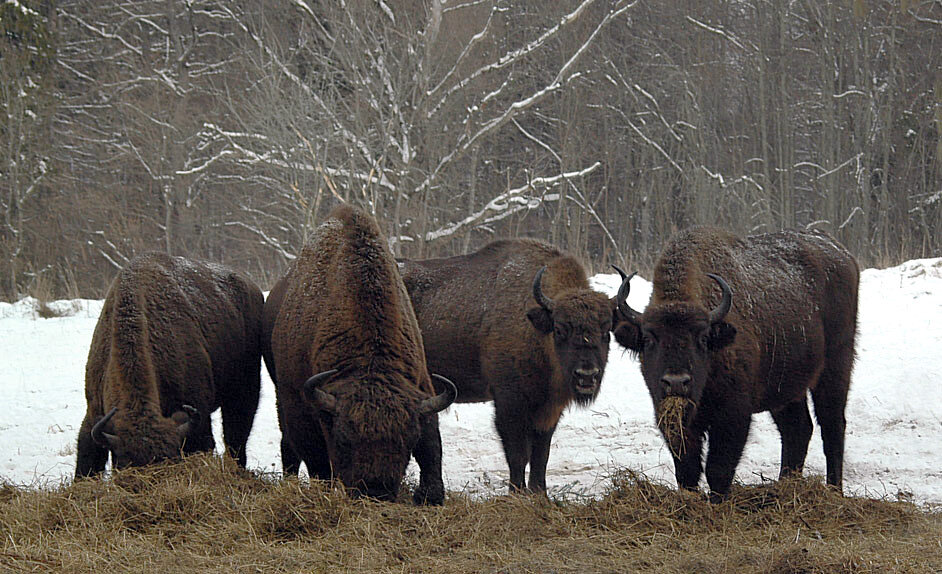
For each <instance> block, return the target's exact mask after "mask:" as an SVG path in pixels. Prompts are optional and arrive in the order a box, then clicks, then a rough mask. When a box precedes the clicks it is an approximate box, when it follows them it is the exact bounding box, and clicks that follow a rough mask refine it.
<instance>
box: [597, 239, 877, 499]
mask: <svg viewBox="0 0 942 574" xmlns="http://www.w3.org/2000/svg"><path fill="white" fill-rule="evenodd" d="M707 273H714V274H716V275H719V276H720V277H722V278H723V279H725V280H726V282H727V283H728V285H729V286H730V287H731V289H732V293H733V295H732V308H731V310H730V311H729V312H728V314H726V315H725V317H719V318H716V319H715V320H714V321H712V323H711V321H710V320H709V319H708V313H709V312H710V310H711V309H714V308H716V307H717V306H718V305H719V301H720V299H721V297H720V293H721V288H720V287H717V284H718V283H719V281H714V280H713V279H711V278H710V277H709V276H708V275H707ZM858 280H859V270H858V267H857V263H856V261H854V258H853V257H852V256H851V255H850V254H849V253H848V252H847V250H845V249H844V248H843V247H841V246H840V245H838V244H837V242H836V241H835V240H834V239H833V238H831V237H830V236H829V235H827V234H825V233H821V232H816V231H783V232H780V233H770V234H765V235H755V236H750V237H746V238H739V237H736V236H734V235H732V234H730V233H727V232H725V231H722V230H720V229H714V228H710V227H695V228H692V229H689V230H686V231H683V232H681V233H680V234H678V235H677V236H676V237H674V238H673V239H672V240H671V241H670V243H669V244H668V245H667V247H666V248H665V249H664V252H663V253H662V254H661V257H660V260H659V261H658V264H657V267H656V269H655V272H654V290H653V293H652V295H651V301H650V303H649V304H648V307H647V309H645V311H644V314H643V315H640V314H637V312H635V311H633V310H631V309H630V308H628V307H627V306H625V307H624V310H623V313H622V314H623V318H624V319H625V321H624V322H622V323H620V324H619V325H618V326H617V327H616V330H615V338H616V340H617V341H618V342H619V343H621V344H622V345H623V346H625V347H627V348H629V349H631V350H633V351H636V352H639V353H640V355H641V371H642V374H643V376H644V379H645V383H646V384H647V386H648V390H649V392H650V394H651V397H652V399H653V401H654V405H655V410H657V407H658V406H659V404H660V402H661V401H662V400H663V399H664V398H665V397H667V396H671V395H677V396H682V397H685V398H689V399H691V400H692V401H693V402H694V403H695V405H694V407H692V408H689V409H687V412H686V414H685V421H684V422H685V430H686V431H687V432H686V433H685V438H686V445H685V446H686V449H685V450H684V454H683V455H682V456H680V457H679V458H678V457H675V458H674V466H675V474H676V477H677V482H678V484H679V485H680V486H681V487H684V488H689V489H695V488H696V487H697V483H698V481H699V478H700V474H701V471H702V467H701V460H700V457H701V449H702V443H703V438H704V435H707V434H708V435H709V437H710V441H709V445H710V446H709V453H708V456H707V460H706V475H707V482H708V483H709V485H710V489H711V491H712V494H713V495H714V497H715V498H722V497H723V496H725V495H726V494H727V493H728V491H729V487H730V483H731V482H732V479H733V475H734V472H735V469H736V465H737V464H738V462H739V458H740V456H741V455H742V451H743V447H744V445H745V442H746V437H747V435H748V432H749V424H750V419H751V415H752V414H753V413H758V412H762V411H770V412H771V414H772V418H773V419H774V421H775V423H776V425H777V426H778V429H779V431H780V433H781V436H782V467H781V468H782V474H783V475H784V474H787V473H789V472H797V473H800V472H801V469H802V466H803V465H804V461H805V455H806V454H807V450H808V442H809V440H810V437H811V431H812V422H811V416H810V414H809V412H808V404H807V394H808V391H809V390H810V392H811V396H812V398H813V399H814V409H815V414H816V415H817V419H818V423H819V424H820V425H821V435H822V438H823V442H824V454H825V457H826V459H827V482H828V483H829V484H831V485H834V486H836V487H837V488H838V489H840V487H841V476H842V467H843V453H844V427H845V419H844V406H845V404H846V400H847V391H848V388H849V386H850V373H851V369H852V367H853V360H854V338H855V336H856V332H857V284H858Z"/></svg>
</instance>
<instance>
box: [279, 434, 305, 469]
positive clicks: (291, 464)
mask: <svg viewBox="0 0 942 574" xmlns="http://www.w3.org/2000/svg"><path fill="white" fill-rule="evenodd" d="M281 472H282V474H283V475H284V476H295V477H296V476H298V473H299V472H301V457H299V456H298V453H296V452H294V447H293V446H291V443H290V442H289V441H288V437H286V436H285V435H284V434H282V435H281Z"/></svg>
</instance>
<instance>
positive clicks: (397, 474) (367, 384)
mask: <svg viewBox="0 0 942 574" xmlns="http://www.w3.org/2000/svg"><path fill="white" fill-rule="evenodd" d="M263 323H264V331H265V335H264V337H263V338H265V339H268V342H266V343H265V351H264V353H265V362H266V364H267V365H268V367H269V373H271V375H272V379H273V380H274V381H275V390H276V399H277V402H278V419H279V422H280V424H281V432H282V442H281V447H282V465H283V467H284V470H285V473H286V474H297V472H298V468H299V466H300V462H301V461H304V463H305V465H306V466H307V469H308V473H309V474H310V475H311V476H313V477H316V478H321V479H329V478H331V476H332V475H336V476H338V477H339V478H340V480H341V481H342V482H343V483H344V484H345V485H346V486H347V487H348V488H351V489H352V491H353V493H354V494H365V495H367V496H370V497H373V498H379V499H382V500H393V499H395V498H396V497H397V495H398V492H399V487H400V485H401V483H402V478H403V476H404V475H405V471H406V466H407V465H408V463H409V456H410V454H412V455H414V456H415V459H416V462H418V464H419V468H420V471H421V472H420V477H419V487H418V489H417V490H416V492H415V494H414V497H413V498H414V500H415V502H416V503H431V504H441V503H442V502H443V501H444V496H445V489H444V484H443V483H442V458H441V457H442V445H441V437H440V435H439V431H438V415H437V413H438V412H439V411H441V410H444V409H445V408H447V407H448V406H449V405H450V404H451V403H452V401H454V399H455V392H456V391H455V388H454V385H452V384H451V383H450V382H448V381H444V380H442V383H443V386H444V387H446V390H445V391H444V392H442V393H441V394H440V395H435V390H434V387H433V385H432V379H431V378H430V377H429V374H428V370H427V368H426V364H425V353H424V350H423V348H422V335H421V332H420V331H419V327H418V325H417V324H416V320H415V314H414V313H413V311H412V305H411V304H410V303H409V296H408V294H407V293H406V290H405V287H404V286H403V284H402V279H401V278H400V277H399V272H398V270H397V269H396V262H395V260H394V259H393V257H392V255H391V254H390V253H389V249H388V247H387V244H386V241H385V239H384V238H383V237H382V236H381V232H380V229H379V226H378V225H377V223H376V222H375V221H374V220H373V218H372V217H370V216H369V215H367V214H366V213H364V212H363V211H361V210H359V209H356V208H353V207H350V206H346V205H344V206H340V207H338V208H336V209H335V210H334V211H333V212H332V213H331V215H330V216H329V218H328V219H327V221H325V222H324V223H323V224H322V225H320V226H319V227H318V228H317V230H316V231H315V233H314V236H313V237H312V239H311V241H310V242H309V243H308V244H307V245H305V246H304V248H303V249H302V250H301V253H300V255H299V256H298V258H297V259H296V260H295V261H294V262H293V264H292V266H291V267H290V268H289V270H288V273H287V275H286V276H285V277H284V278H282V279H281V280H280V281H279V282H278V284H277V285H276V286H275V287H274V289H272V291H271V293H270V294H269V298H268V301H267V303H266V307H265V319H264V321H263ZM332 471H333V472H332Z"/></svg>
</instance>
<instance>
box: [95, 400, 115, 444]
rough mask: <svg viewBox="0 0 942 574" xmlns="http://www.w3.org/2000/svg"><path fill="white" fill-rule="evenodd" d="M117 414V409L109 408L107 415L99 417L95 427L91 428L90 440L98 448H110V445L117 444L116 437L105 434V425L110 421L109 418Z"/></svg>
mask: <svg viewBox="0 0 942 574" xmlns="http://www.w3.org/2000/svg"><path fill="white" fill-rule="evenodd" d="M116 412H118V407H111V410H110V411H108V414H106V415H105V416H103V417H101V419H99V420H98V422H97V423H95V426H93V427H92V440H93V441H95V443H97V444H98V446H103V447H105V448H112V445H114V444H115V443H117V442H118V437H117V436H115V435H113V434H109V433H106V432H105V425H107V424H108V421H110V420H111V417H113V416H114V414H115V413H116Z"/></svg>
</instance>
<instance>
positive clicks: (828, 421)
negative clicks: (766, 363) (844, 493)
mask: <svg viewBox="0 0 942 574" xmlns="http://www.w3.org/2000/svg"><path fill="white" fill-rule="evenodd" d="M849 383H850V369H849V368H847V369H843V368H841V369H838V370H837V371H835V370H833V369H830V368H825V370H824V372H822V373H821V377H820V378H819V379H818V385H817V386H816V387H815V388H814V389H813V390H812V391H811V398H812V399H813V400H814V414H815V418H816V419H817V420H818V426H820V427H821V441H822V442H823V443H824V458H825V460H826V461H827V483H828V484H830V485H831V486H834V487H836V488H837V489H838V490H841V489H842V486H843V475H844V431H845V429H846V426H847V421H846V419H845V417H844V408H845V407H846V406H847V391H848V387H849Z"/></svg>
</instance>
